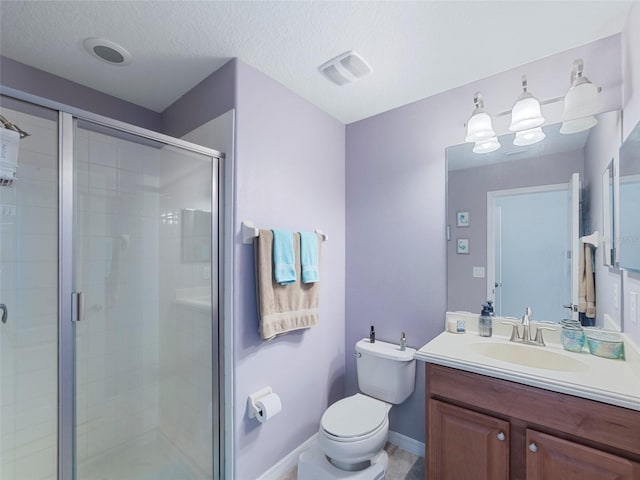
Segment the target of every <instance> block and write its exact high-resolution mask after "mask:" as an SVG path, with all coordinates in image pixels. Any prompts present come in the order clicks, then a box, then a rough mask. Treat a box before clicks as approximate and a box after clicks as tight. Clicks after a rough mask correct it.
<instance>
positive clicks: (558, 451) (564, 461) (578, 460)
mask: <svg viewBox="0 0 640 480" xmlns="http://www.w3.org/2000/svg"><path fill="white" fill-rule="evenodd" d="M526 478H527V480H542V479H545V480H555V479H562V480H634V479H635V480H637V479H638V478H640V464H638V463H635V462H632V461H630V460H627V459H625V458H622V457H618V456H616V455H611V454H609V453H605V452H601V451H600V450H596V449H595V448H590V447H586V446H584V445H580V444H579V443H575V442H571V441H568V440H563V439H561V438H558V437H554V436H551V435H547V434H544V433H540V432H536V431H535V430H530V429H527V477H526Z"/></svg>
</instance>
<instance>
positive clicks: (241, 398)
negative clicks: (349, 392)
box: [234, 62, 345, 479]
mask: <svg viewBox="0 0 640 480" xmlns="http://www.w3.org/2000/svg"><path fill="white" fill-rule="evenodd" d="M344 144H345V128H344V125H342V124H341V123H339V122H338V121H336V120H335V119H333V118H331V117H330V116H328V115H327V114H326V113H323V112H321V111H320V110H318V109H317V108H316V107H314V106H313V105H311V104H310V103H308V102H307V101H305V100H303V99H302V98H300V97H299V96H297V95H295V94H294V93H292V92H291V91H290V90H288V89H286V88H285V87H284V86H282V85H281V84H279V83H277V82H275V81H274V80H271V79H270V78H268V77H267V76H265V75H263V74H262V73H260V72H259V71H257V70H256V69H254V68H252V67H250V66H248V65H246V64H244V63H242V62H238V77H237V104H236V192H237V195H236V199H235V200H236V203H235V207H236V208H235V224H236V228H237V230H236V231H237V232H238V234H237V238H236V253H235V256H234V263H235V266H234V269H235V279H236V281H235V288H236V303H235V319H234V323H235V331H234V334H235V389H234V393H235V399H236V400H235V402H236V405H235V406H236V411H235V416H234V421H235V425H234V428H235V435H236V445H235V453H236V455H235V478H238V479H244V478H247V479H248V478H257V477H258V476H259V475H260V474H261V473H262V472H264V471H265V470H266V469H267V468H269V467H270V466H272V465H273V464H275V463H276V462H277V461H278V460H280V459H281V458H282V457H284V456H285V455H286V454H288V453H290V452H291V451H292V450H293V449H294V448H296V447H297V446H299V445H300V444H301V443H302V442H303V441H305V440H307V439H308V438H309V437H310V436H311V435H313V434H314V433H316V432H317V429H318V424H319V421H320V417H321V415H322V413H323V412H324V410H325V409H326V408H327V406H328V405H329V404H330V403H332V402H334V401H336V400H338V399H339V398H341V397H342V396H343V394H344V350H345V347H344V345H345V342H344V325H345V318H344V311H345V270H344V265H345V245H344V238H345V217H344V212H345V180H344V168H345V163H344V162H345V160H344V159H345V153H344ZM242 220H253V221H254V222H255V223H256V224H257V225H258V226H260V227H266V228H270V227H277V228H284V229H289V230H313V229H314V228H320V229H322V230H323V231H324V232H326V233H327V234H328V235H329V240H328V241H327V242H325V243H324V245H323V253H322V257H323V258H322V266H321V269H322V270H321V275H322V279H321V293H320V323H319V325H318V326H317V327H314V328H312V329H309V330H303V331H299V332H294V333H289V334H287V335H284V336H281V337H278V338H276V339H274V340H272V341H269V342H264V341H262V340H261V339H260V336H259V334H258V319H257V315H256V303H255V286H254V281H255V280H254V267H253V261H254V258H253V248H252V247H251V246H250V245H241V244H240V238H239V230H240V222H241V221H242ZM266 385H270V386H271V387H272V388H273V389H274V391H275V392H277V393H278V394H279V395H280V397H281V399H282V405H283V409H282V413H281V414H280V415H278V416H276V417H274V418H273V419H272V420H271V421H269V422H267V423H265V424H260V423H258V421H257V420H255V419H249V418H248V417H247V412H246V399H247V396H248V395H249V394H250V393H252V392H254V391H257V390H259V389H260V388H262V387H264V386H266Z"/></svg>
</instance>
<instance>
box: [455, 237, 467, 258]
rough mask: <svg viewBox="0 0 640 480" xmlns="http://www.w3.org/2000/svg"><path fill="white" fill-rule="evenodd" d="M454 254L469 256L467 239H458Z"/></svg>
mask: <svg viewBox="0 0 640 480" xmlns="http://www.w3.org/2000/svg"><path fill="white" fill-rule="evenodd" d="M456 253H458V254H461V255H468V254H469V239H468V238H458V240H457V241H456Z"/></svg>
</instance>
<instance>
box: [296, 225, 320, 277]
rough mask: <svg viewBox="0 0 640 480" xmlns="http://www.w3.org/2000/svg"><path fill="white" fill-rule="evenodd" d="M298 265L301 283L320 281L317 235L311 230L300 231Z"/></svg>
mask: <svg viewBox="0 0 640 480" xmlns="http://www.w3.org/2000/svg"><path fill="white" fill-rule="evenodd" d="M300 265H301V266H302V283H316V282H319V281H320V270H319V269H318V235H317V234H316V233H313V232H300Z"/></svg>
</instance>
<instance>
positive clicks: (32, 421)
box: [0, 96, 58, 480]
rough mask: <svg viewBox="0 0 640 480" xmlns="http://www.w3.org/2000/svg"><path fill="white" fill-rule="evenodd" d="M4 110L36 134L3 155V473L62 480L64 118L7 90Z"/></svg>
mask: <svg viewBox="0 0 640 480" xmlns="http://www.w3.org/2000/svg"><path fill="white" fill-rule="evenodd" d="M0 114H2V116H3V117H5V118H6V119H7V120H8V121H9V122H11V123H13V124H16V125H18V126H19V127H20V128H21V129H22V130H24V131H26V132H28V133H29V134H30V136H28V137H25V138H23V139H21V140H19V141H18V156H17V159H16V160H17V163H14V162H13V161H12V159H11V157H7V156H6V152H7V150H6V145H5V146H3V150H4V151H3V152H2V161H0V178H1V179H3V180H7V179H10V178H12V177H13V172H14V171H15V180H13V184H12V185H6V184H5V185H3V186H1V187H0V303H1V304H2V306H1V307H0V310H1V312H0V479H2V480H25V479H29V480H55V479H56V477H57V466H58V462H57V450H58V442H57V438H58V437H57V431H58V430H57V420H58V414H57V410H58V397H57V395H58V389H57V378H58V362H57V341H58V116H57V112H55V111H52V110H48V109H44V108H40V107H35V106H34V105H31V104H27V103H24V102H19V101H16V100H13V99H8V98H7V97H4V96H2V97H0ZM0 128H3V127H1V126H0ZM3 133H6V132H3ZM13 158H14V159H15V157H13ZM0 183H8V182H0Z"/></svg>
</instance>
